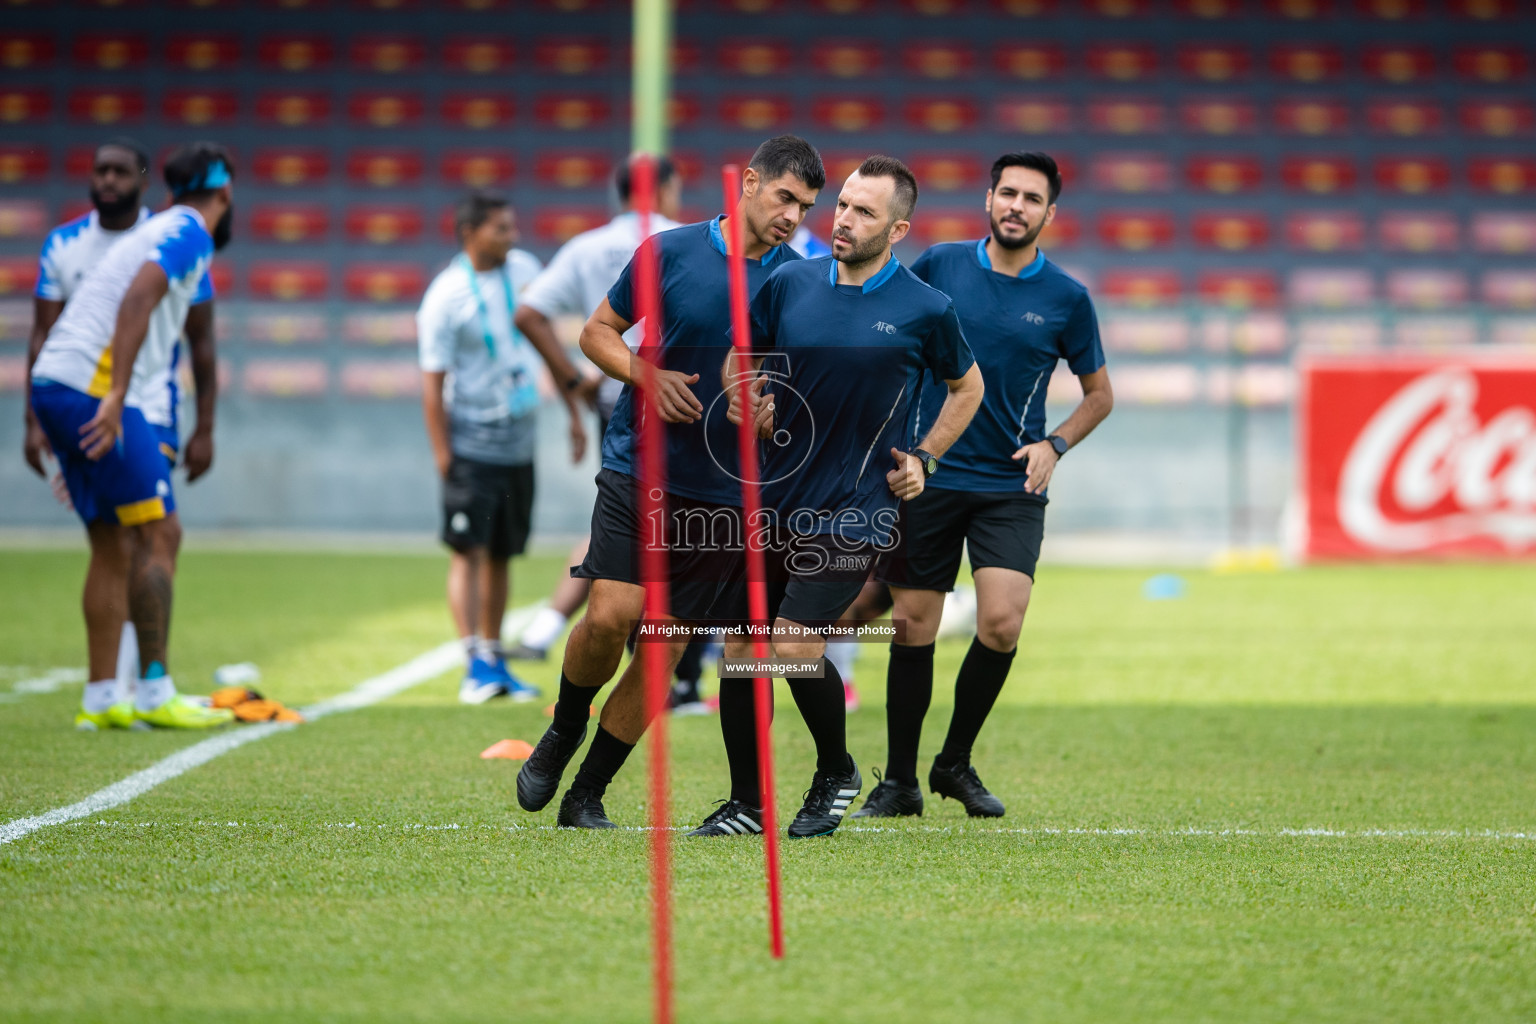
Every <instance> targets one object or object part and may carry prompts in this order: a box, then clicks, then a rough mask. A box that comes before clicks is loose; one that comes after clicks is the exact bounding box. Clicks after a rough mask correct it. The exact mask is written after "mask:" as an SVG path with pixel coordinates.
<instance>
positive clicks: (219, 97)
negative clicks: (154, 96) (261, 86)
mask: <svg viewBox="0 0 1536 1024" xmlns="http://www.w3.org/2000/svg"><path fill="white" fill-rule="evenodd" d="M161 112H162V114H163V116H164V117H165V119H166V120H167V121H173V122H178V123H180V124H185V125H194V126H196V125H205V124H227V123H228V122H230V121H233V120H234V119H235V116H236V115H237V114H239V113H240V100H239V97H238V95H237V94H236V93H235V91H234V90H233V89H167V90H166V92H165V96H164V97H163V98H162V100H161Z"/></svg>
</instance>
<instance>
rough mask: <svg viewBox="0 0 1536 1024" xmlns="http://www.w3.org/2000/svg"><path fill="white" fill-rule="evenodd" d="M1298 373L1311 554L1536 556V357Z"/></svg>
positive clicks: (1316, 367)
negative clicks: (1534, 397) (1535, 397)
mask: <svg viewBox="0 0 1536 1024" xmlns="http://www.w3.org/2000/svg"><path fill="white" fill-rule="evenodd" d="M1300 374H1301V392H1300V399H1299V403H1298V407H1297V423H1298V436H1297V444H1298V449H1299V451H1298V457H1299V463H1300V467H1299V468H1300V472H1299V474H1298V479H1299V480H1300V482H1301V487H1302V493H1301V495H1300V496H1299V497H1300V499H1301V503H1302V506H1303V508H1304V510H1305V514H1304V516H1303V522H1304V524H1305V530H1304V537H1303V540H1302V545H1301V554H1302V555H1303V556H1304V557H1306V558H1308V559H1313V560H1318V559H1373V558H1403V557H1478V558H1489V557H1519V556H1526V557H1529V556H1531V555H1536V401H1533V399H1532V396H1533V395H1536V358H1532V357H1531V356H1528V355H1526V356H1517V355H1506V354H1488V355H1486V356H1477V357H1469V356H1464V355H1463V356H1457V357H1444V356H1441V357H1433V356H1398V357H1386V356H1380V355H1377V356H1364V357H1352V358H1351V357H1338V358H1312V359H1307V360H1304V361H1303V362H1302V364H1301V367H1300Z"/></svg>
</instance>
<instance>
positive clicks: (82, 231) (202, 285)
mask: <svg viewBox="0 0 1536 1024" xmlns="http://www.w3.org/2000/svg"><path fill="white" fill-rule="evenodd" d="M149 218H150V212H149V209H148V207H140V208H139V219H138V221H136V222H135V224H134V226H133V227H132V228H128V229H126V230H123V231H108V230H107V229H106V228H103V227H102V226H101V218H100V217H99V215H98V214H97V212H96V211H95V210H92V211H91V212H90V213H87V214H83V215H82V216H79V217H76V218H75V219H74V220H71V221H66V222H65V223H63V224H60V225H59V226H58V227H56V228H54V229H53V230H52V231H50V232H48V237H47V238H46V239H45V240H44V241H43V251H42V254H41V255H40V256H39V257H38V261H37V287H36V288H34V289H33V291H32V294H33V295H34V296H36V297H37V298H39V299H47V300H49V301H51V302H66V303H67V302H68V301H69V300H70V297H71V296H72V295H74V293H75V291H76V289H78V288H79V287H80V283H81V282H82V281H83V280H84V279H85V275H86V274H87V273H89V272H90V271H91V269H92V268H94V267H95V266H96V264H97V263H99V262H101V258H102V257H103V256H105V255H106V254H107V250H108V249H110V248H112V246H113V245H114V244H115V243H116V242H117V241H118V240H119V239H121V238H123V237H124V236H125V235H127V234H128V232H129V231H133V230H134V229H135V228H138V227H139V226H141V225H142V224H143V223H144V222H145V221H147V220H148V219H149ZM212 298H213V282H212V281H211V280H209V278H208V275H207V274H206V273H205V274H203V276H202V279H201V280H200V281H199V282H198V286H197V291H196V293H194V294H193V296H192V301H191V303H190V304H191V305H193V306H196V305H198V304H199V303H203V302H208V301H209V300H211V299H212ZM150 323H151V329H153V328H154V326H155V321H153V320H152V321H151V322H150ZM177 333H178V335H179V334H180V329H179V328H178V331H177ZM179 362H180V348H179V346H177V345H176V344H175V343H174V342H173V343H172V345H171V361H170V363H169V365H167V366H166V368H165V370H164V371H163V372H162V373H160V374H158V375H157V376H158V379H156V377H155V376H151V377H148V378H146V382H145V385H144V390H143V394H141V395H138V396H136V397H137V398H138V399H139V400H138V401H136V402H134V403H133V404H134V405H135V406H136V407H137V408H138V409H139V411H140V412H142V413H143V414H144V418H145V419H146V420H148V421H149V422H150V423H153V424H155V425H156V426H162V427H172V428H174V427H175V426H176V406H177V404H178V401H179V399H180V394H179V391H180V389H179V388H178V386H177V383H176V368H177V365H178V364H179Z"/></svg>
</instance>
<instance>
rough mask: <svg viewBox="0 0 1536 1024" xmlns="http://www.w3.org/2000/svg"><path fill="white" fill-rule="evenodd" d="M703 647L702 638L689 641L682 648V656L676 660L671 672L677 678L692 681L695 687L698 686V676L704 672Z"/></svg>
mask: <svg viewBox="0 0 1536 1024" xmlns="http://www.w3.org/2000/svg"><path fill="white" fill-rule="evenodd" d="M704 647H705V642H704V641H703V640H693V641H690V642H689V644H688V646H687V647H685V648H683V656H682V658H681V659H680V660H679V661H678V663H677V668H676V669H674V670H673V674H674V675H676V676H677V678H678V679H679V680H681V681H682V682H685V683H693V684H694V686H695V688H697V686H698V682H699V677H700V676H701V675H703V674H704Z"/></svg>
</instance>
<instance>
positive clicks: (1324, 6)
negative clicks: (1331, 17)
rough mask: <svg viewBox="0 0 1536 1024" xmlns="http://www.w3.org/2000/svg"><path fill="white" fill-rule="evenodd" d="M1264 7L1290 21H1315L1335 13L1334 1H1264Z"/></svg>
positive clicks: (1278, 16) (1276, 15)
mask: <svg viewBox="0 0 1536 1024" xmlns="http://www.w3.org/2000/svg"><path fill="white" fill-rule="evenodd" d="M1264 6H1265V7H1267V8H1268V9H1269V13H1270V14H1272V15H1274V16H1275V17H1277V18H1285V19H1287V20H1289V21H1313V20H1316V19H1317V18H1321V17H1323V16H1324V15H1328V14H1332V13H1333V0H1264Z"/></svg>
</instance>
